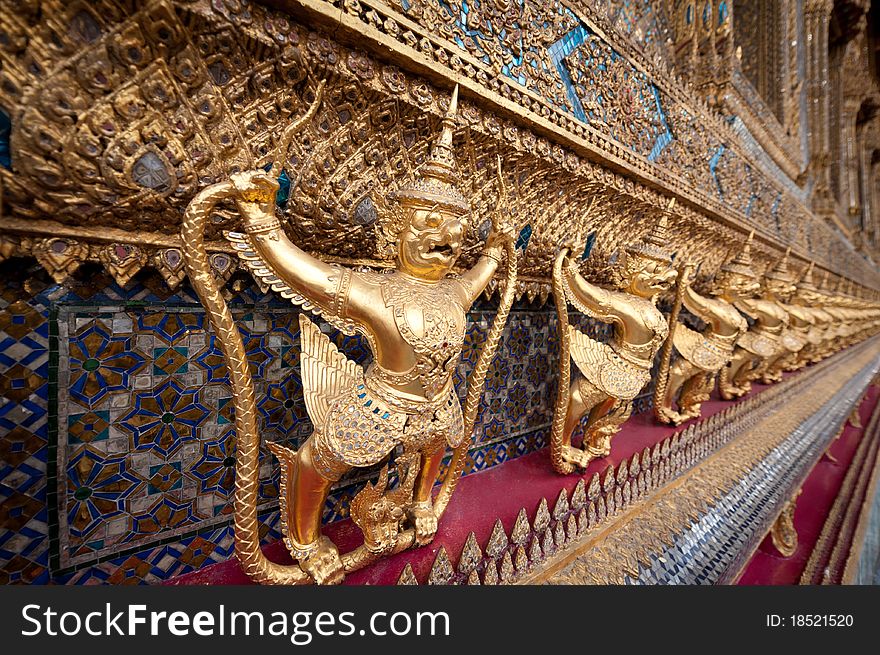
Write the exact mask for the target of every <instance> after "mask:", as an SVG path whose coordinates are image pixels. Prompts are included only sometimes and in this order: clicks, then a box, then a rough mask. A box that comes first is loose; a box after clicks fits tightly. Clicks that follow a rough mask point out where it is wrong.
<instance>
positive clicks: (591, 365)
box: [568, 326, 650, 399]
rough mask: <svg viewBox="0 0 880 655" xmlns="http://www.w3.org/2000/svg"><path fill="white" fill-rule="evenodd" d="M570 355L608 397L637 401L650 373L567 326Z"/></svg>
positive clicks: (608, 347) (603, 344)
mask: <svg viewBox="0 0 880 655" xmlns="http://www.w3.org/2000/svg"><path fill="white" fill-rule="evenodd" d="M568 336H569V344H570V354H571V358H572V359H573V360H574V363H575V364H577V367H578V369H579V370H580V372H581V373H582V374H583V376H584V377H585V378H587V380H589V381H590V382H591V383H592V384H593V385H594V386H596V387H598V388H599V389H601V390H602V391H604V392H605V393H607V394H608V395H609V396H614V397H615V398H623V399H630V398H635V397H636V396H637V395H638V393H639V391H641V389H642V387H644V386H645V383H646V382H647V381H648V377H649V376H650V371H645V370H642V369H639V368H638V367H636V366H633V365H632V364H630V363H629V362H627V361H625V360H624V359H623V358H621V357H620V355H618V354H617V353H616V352H614V349H613V348H611V346H609V345H608V344H606V343H602V342H601V341H596V340H595V339H592V338H590V337H588V336H587V335H586V334H584V333H583V332H580V331H579V330H577V329H576V328H574V327H572V326H569V327H568Z"/></svg>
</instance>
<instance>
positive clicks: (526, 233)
mask: <svg viewBox="0 0 880 655" xmlns="http://www.w3.org/2000/svg"><path fill="white" fill-rule="evenodd" d="M531 238H532V225H531V223H529V224H528V225H526V226H525V227H524V228H523V229H522V230H520V232H519V236H518V237H516V249H517V250H522V251H523V252H525V249H526V248H527V247H528V245H529V239H531Z"/></svg>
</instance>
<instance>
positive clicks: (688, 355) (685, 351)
mask: <svg viewBox="0 0 880 655" xmlns="http://www.w3.org/2000/svg"><path fill="white" fill-rule="evenodd" d="M672 343H673V344H674V345H675V349H676V350H678V352H679V353H681V356H682V357H684V358H685V359H686V360H687V361H689V362H690V363H691V364H694V365H695V366H698V367H700V368H701V369H703V370H705V371H717V370H718V369H720V368H721V367H722V366H724V365H725V364H726V363H727V360H728V359H730V352H731V351H730V350H729V349H728V350H724V349H722V348H721V347H719V346H718V345H717V344H715V343H713V342H711V341H709V340H708V339H707V338H706V337H704V336H703V335H702V334H700V333H699V332H695V331H694V330H692V329H690V328H689V327H688V326H686V325H684V324H682V323H679V324H678V325H676V326H675V332H674V333H673V335H672Z"/></svg>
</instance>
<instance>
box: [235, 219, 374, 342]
mask: <svg viewBox="0 0 880 655" xmlns="http://www.w3.org/2000/svg"><path fill="white" fill-rule="evenodd" d="M224 235H225V236H226V239H227V240H228V241H229V242H230V243H231V244H232V247H233V248H235V253H236V254H237V255H238V258H239V259H240V260H241V261H242V262H243V263H244V265H245V266H247V268H248V270H250V272H251V274H252V275H253V276H254V278H255V279H256V280H257V283H258V284H259V285H260V286H261V287H262V288H263V290H264V291H265V290H268V289H271V290H272V291H275V292H277V293H278V294H280V295H281V297H282V298H287V299H288V300H290V302H291V303H293V304H294V305H296V306H297V307H302V308H303V309H304V310H306V311H309V312H312V313H313V314H317V315H318V316H321V317H322V318H324V320H326V321H327V322H328V323H330V325H332V326H333V327H335V328H336V329H337V330H339V331H340V332H342V333H344V334H347V335H349V336H351V335H353V334H355V333H356V332H357V331H358V330H357V325H356V324H355V323H354V322H352V321H349V320H346V319H344V318H340V317H338V316H334V315H332V314H331V313H330V312H325V311H324V310H323V309H322V308H321V307H319V306H318V305H316V304H314V303H313V302H312V301H310V300H309V299H308V298H306V297H305V296H303V295H302V294H301V293H299V292H298V291H297V290H296V289H294V288H292V287H291V286H290V285H288V284H287V283H286V282H285V281H284V280H283V279H282V277H281V276H280V275H278V274H277V273H275V271H274V270H273V269H272V267H271V266H270V265H269V264H268V263H267V262H265V261H263V259H262V258H261V257H260V255H259V254H258V253H257V250H256V248H254V247H253V245H252V244H251V241H250V237H249V236H248V235H247V234H244V233H242V232H225V233H224ZM338 275H342V270H341V269H339V272H338Z"/></svg>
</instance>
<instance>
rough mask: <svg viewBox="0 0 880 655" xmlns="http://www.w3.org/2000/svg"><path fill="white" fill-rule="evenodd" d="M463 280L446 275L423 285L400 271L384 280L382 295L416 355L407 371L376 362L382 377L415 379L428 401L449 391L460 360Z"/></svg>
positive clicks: (396, 382)
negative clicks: (398, 370)
mask: <svg viewBox="0 0 880 655" xmlns="http://www.w3.org/2000/svg"><path fill="white" fill-rule="evenodd" d="M460 287H461V282H459V281H458V280H456V279H454V278H448V279H444V280H441V281H440V282H437V283H436V284H422V283H419V282H415V281H412V280H409V279H407V278H405V277H403V276H399V275H388V276H386V279H385V280H383V281H382V299H383V300H384V302H385V306H386V307H389V308H390V309H391V311H392V314H393V316H394V323H395V325H396V326H397V331H398V332H399V333H400V336H401V337H402V338H403V340H404V341H406V343H407V344H409V345H410V346H411V347H412V349H413V353H414V354H415V359H416V363H415V365H414V366H413V368H412V369H411V370H410V371H406V372H403V373H396V372H392V371H388V370H386V369H383V368H381V367H378V366H377V367H376V368H377V370H376V375H378V376H380V377H381V379H382V380H383V381H384V382H387V383H389V384H393V385H403V384H408V383H410V382H412V381H413V380H414V379H418V381H419V383H420V385H421V387H422V389H423V390H424V394H425V398H427V399H428V400H429V401H430V400H433V399H434V398H437V397H439V396H440V395H442V394H443V393H444V392H445V391H447V390H448V387H449V385H450V384H451V381H452V375H453V373H454V371H455V367H456V366H457V365H458V360H459V356H460V355H461V348H462V345H463V343H464V334H465V328H466V318H465V310H464V308H463V307H462V306H461V295H462V294H461V288H460Z"/></svg>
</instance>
